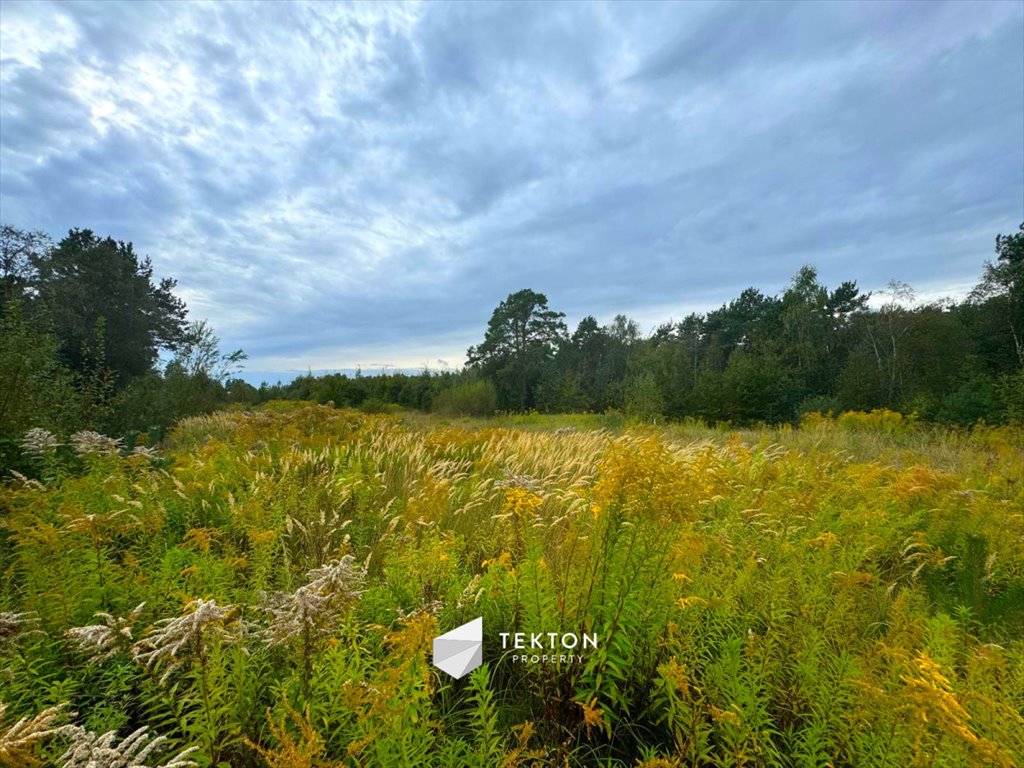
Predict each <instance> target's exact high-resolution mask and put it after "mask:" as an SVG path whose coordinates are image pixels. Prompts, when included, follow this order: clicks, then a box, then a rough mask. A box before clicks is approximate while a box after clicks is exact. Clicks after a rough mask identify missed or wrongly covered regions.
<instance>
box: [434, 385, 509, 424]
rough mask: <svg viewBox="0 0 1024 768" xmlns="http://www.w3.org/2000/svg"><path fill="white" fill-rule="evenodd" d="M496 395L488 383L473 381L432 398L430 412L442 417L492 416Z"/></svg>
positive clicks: (496, 399)
mask: <svg viewBox="0 0 1024 768" xmlns="http://www.w3.org/2000/svg"><path fill="white" fill-rule="evenodd" d="M497 408H498V393H497V392H496V391H495V389H494V385H493V384H491V382H489V381H474V382H472V383H470V384H460V385H459V386H457V387H452V388H451V389H446V390H444V391H443V392H441V393H439V394H438V395H437V396H436V397H435V398H434V403H433V406H432V407H431V410H432V411H433V412H434V413H439V414H441V415H444V416H493V415H494V412H495V411H496V410H497Z"/></svg>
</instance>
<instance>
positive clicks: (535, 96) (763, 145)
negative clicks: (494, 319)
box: [0, 3, 1024, 370]
mask: <svg viewBox="0 0 1024 768" xmlns="http://www.w3.org/2000/svg"><path fill="white" fill-rule="evenodd" d="M11 8H12V10H11V13H13V14H16V15H17V17H18V19H19V21H20V22H21V23H24V24H27V25H28V26H29V27H30V28H33V29H35V30H36V34H37V35H38V45H37V41H36V40H34V39H30V40H28V41H27V42H28V43H31V44H32V45H37V47H39V46H41V47H42V48H43V49H45V41H46V33H47V29H48V28H49V26H50V25H51V24H53V22H54V20H55V18H56V15H62V16H67V17H69V18H70V19H71V20H72V22H73V24H74V29H75V30H77V32H76V34H77V35H78V39H77V41H76V43H75V45H73V46H69V47H67V48H65V49H56V50H54V49H52V47H51V48H50V49H45V50H43V52H42V53H40V54H38V55H37V56H36V58H37V60H36V61H34V62H32V61H28V59H25V60H23V58H19V57H25V56H30V54H22V53H19V50H20V49H19V45H22V44H24V43H25V42H26V41H24V40H19V41H14V40H11V41H8V39H7V38H6V37H5V39H4V46H3V49H4V54H3V55H4V59H3V66H2V79H0V89H2V97H3V98H2V99H0V102H2V104H0V109H2V111H0V116H2V123H0V204H2V212H3V218H4V219H5V220H9V221H11V222H12V223H15V224H19V225H22V226H30V227H38V226H42V227H45V228H48V229H50V230H51V231H52V232H53V233H54V234H58V235H59V234H60V233H61V232H63V231H64V230H66V229H67V228H68V227H71V226H89V227H91V228H93V229H96V230H99V231H103V232H108V231H109V232H110V234H112V235H114V236H116V237H120V238H125V239H133V240H134V241H135V242H136V246H137V248H138V249H139V250H140V251H141V252H143V253H149V254H150V255H152V256H153V258H154V262H155V264H156V266H157V270H158V271H164V272H166V273H168V274H173V275H175V276H176V277H178V278H179V281H180V285H181V286H182V288H183V289H185V290H187V291H189V292H190V293H191V295H194V296H196V297H197V298H196V312H197V313H200V312H201V313H202V314H205V315H207V316H209V318H210V319H211V321H212V322H213V324H214V325H215V326H220V327H223V328H225V329H228V330H227V331H222V333H221V336H222V338H223V339H224V343H225V345H226V346H230V347H232V348H234V347H237V346H243V347H245V348H246V350H247V351H248V352H249V354H250V358H251V363H252V367H253V369H254V370H266V369H265V368H264V367H262V362H261V361H263V360H270V359H283V358H288V359H303V357H304V356H307V357H308V358H309V359H310V360H313V359H318V360H322V359H323V358H324V355H328V356H330V355H331V354H333V355H335V356H336V357H337V366H336V367H339V368H344V367H350V365H349V364H350V363H352V362H353V360H352V359H351V355H353V354H356V352H354V351H352V350H366V349H369V348H373V347H374V346H375V345H376V346H379V347H381V348H385V347H386V348H387V349H389V350H396V349H399V350H400V349H405V350H406V352H405V353H403V354H405V356H406V357H407V358H408V359H418V355H419V352H418V350H420V349H422V348H424V347H425V346H430V345H432V344H435V343H437V344H447V343H454V342H449V341H446V340H448V339H451V338H453V336H452V334H456V335H458V338H464V337H465V336H466V335H467V334H468V335H470V336H472V335H473V334H474V333H482V329H483V325H484V323H485V322H486V319H487V317H488V315H489V314H490V311H491V309H492V308H493V307H494V305H495V304H496V303H497V302H498V301H500V300H501V299H502V298H503V297H504V296H505V295H506V294H507V293H508V292H510V291H513V290H517V289H519V288H522V287H527V286H529V287H532V288H535V289H537V290H540V291H543V292H545V293H547V294H548V296H549V298H550V299H551V301H552V303H553V305H554V306H556V308H558V309H563V310H565V311H567V312H569V313H570V315H572V316H574V317H579V316H581V315H582V314H586V313H593V314H596V315H598V316H599V317H605V318H608V317H610V316H611V315H612V314H614V313H615V312H616V311H620V310H621V309H623V308H626V307H632V308H642V307H644V306H650V307H663V306H678V307H679V309H678V311H676V312H674V313H673V314H675V315H676V316H682V315H683V314H685V313H686V311H688V310H687V307H688V306H694V305H695V304H696V303H700V304H702V305H706V304H707V303H709V302H712V303H713V302H714V301H715V300H727V299H729V298H731V297H732V296H734V295H735V294H736V293H737V292H738V291H739V290H741V289H742V288H744V287H746V286H747V285H750V284H755V285H758V286H759V287H762V288H764V289H766V290H775V289H777V288H779V287H781V286H782V285H784V284H785V282H786V281H787V280H788V278H789V276H790V275H791V274H792V273H793V272H794V271H795V270H796V268H798V267H799V266H800V265H801V264H803V263H806V262H812V263H816V264H817V265H818V266H819V268H820V270H821V272H822V274H823V276H824V277H825V278H826V279H828V280H833V281H836V280H843V279H851V278H853V279H858V280H859V281H860V282H861V284H862V286H864V287H868V288H870V287H874V286H878V285H882V284H884V283H885V282H886V281H887V280H888V279H889V278H891V277H898V278H901V279H904V280H908V281H909V282H911V283H914V282H920V283H929V284H934V283H946V284H950V285H953V284H962V283H965V282H970V281H971V280H972V279H974V278H975V277H976V275H977V274H978V272H979V271H980V267H981V262H982V260H983V259H985V258H989V257H990V252H991V243H992V238H993V237H994V235H995V233H996V232H997V231H1000V230H1002V231H1008V230H1009V229H1011V228H1014V227H1015V226H1016V225H1017V224H1018V223H1019V221H1020V220H1021V219H1022V218H1024V138H1022V137H1024V13H1022V11H1021V8H1020V7H1019V5H1014V4H1010V3H946V4H934V3H932V4H907V3H900V4H888V3H872V4H867V5H865V4H857V5H854V4H847V5H839V4H829V5H824V4H807V3H792V4H763V3H759V4H754V5H751V4H739V5H721V4H714V5H701V4H694V3H684V4H669V3H652V4H633V3H631V4H611V5H598V4H594V5H582V4H544V5H543V6H540V5H535V6H531V5H524V4H511V3H508V4H506V3H500V4H499V3H481V4H469V3H458V4H443V3H428V4H424V5H421V6H411V5H394V6H392V5H369V4H364V5H352V6H335V5H327V4H309V5H299V4H279V3H272V4H259V5H256V4H221V5H216V6H212V7H203V6H196V5H184V4H182V5H179V4H173V3H172V4H153V3H147V4H131V5H128V6H111V5H109V4H107V3H97V4H82V3H74V4H59V5H42V4H36V5H21V6H11ZM6 12H7V11H6V6H5V13H6ZM9 43H10V44H9ZM31 49H32V46H29V50H31ZM97 78H98V79H97ZM147 78H150V79H148V80H147ZM152 78H157V81H153V80H152ZM82 83H85V87H84V88H83V87H81V84H82ZM107 83H114V84H115V86H116V87H115V88H114V89H113V90H111V89H109V88H108V86H107ZM100 101H103V102H104V103H106V102H109V104H112V105H113V109H111V107H110V106H109V105H105V106H103V109H102V110H100V111H101V112H102V117H100V118H96V119H95V120H94V118H93V110H94V108H96V107H97V105H98V103H99V102H100ZM460 345H461V342H460ZM325 350H327V351H326V352H325ZM331 350H334V352H331ZM463 351H464V349H463V348H461V346H460V348H458V349H454V350H453V354H456V355H459V354H461V353H462V352H463ZM358 354H360V355H363V354H365V352H364V351H360V352H359V353H358ZM364 362H365V361H364ZM451 362H458V360H452V361H451Z"/></svg>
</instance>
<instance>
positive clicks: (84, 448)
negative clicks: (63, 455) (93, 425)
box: [71, 429, 122, 456]
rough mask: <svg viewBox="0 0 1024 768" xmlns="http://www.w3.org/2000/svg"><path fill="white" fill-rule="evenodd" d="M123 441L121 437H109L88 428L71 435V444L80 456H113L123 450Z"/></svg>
mask: <svg viewBox="0 0 1024 768" xmlns="http://www.w3.org/2000/svg"><path fill="white" fill-rule="evenodd" d="M121 442H122V441H121V438H119V437H116V438H115V437H107V436H106V435H101V434H100V433H99V432H93V431H91V430H88V429H84V430H82V431H81V432H75V434H73V435H72V436H71V445H72V446H73V447H74V449H75V453H77V454H78V455H79V456H89V455H100V456H112V455H114V454H116V453H117V452H118V451H120V450H121Z"/></svg>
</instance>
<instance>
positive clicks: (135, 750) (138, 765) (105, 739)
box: [59, 727, 196, 768]
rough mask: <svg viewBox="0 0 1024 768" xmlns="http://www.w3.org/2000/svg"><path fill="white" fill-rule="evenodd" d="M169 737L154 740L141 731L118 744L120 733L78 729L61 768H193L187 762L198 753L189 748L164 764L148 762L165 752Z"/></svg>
mask: <svg viewBox="0 0 1024 768" xmlns="http://www.w3.org/2000/svg"><path fill="white" fill-rule="evenodd" d="M166 741H167V737H166V736H157V737H155V738H154V737H153V736H151V735H150V734H149V733H147V729H146V728H144V727H143V728H139V729H138V730H137V731H135V732H134V733H131V734H129V735H128V736H126V737H125V738H124V739H123V740H122V741H120V742H118V741H117V732H116V731H109V732H107V733H105V734H103V735H102V736H101V735H99V734H96V733H93V732H92V731H87V730H85V729H84V728H75V729H74V731H73V732H72V743H71V746H70V747H68V750H67V752H65V753H64V754H63V755H61V756H60V758H59V765H60V766H61V768H190V767H191V766H195V765H196V763H195V762H194V761H193V760H189V759H187V758H188V756H189V755H190V754H192V753H193V752H195V751H196V748H195V747H189V748H188V749H186V750H183V751H182V752H179V753H178V754H177V755H175V756H174V757H172V758H170V760H168V761H167V762H164V763H159V764H157V763H148V762H146V761H147V760H148V759H149V757H150V755H153V754H154V753H155V752H157V751H158V750H160V749H162V748H163V746H164V744H165V742H166Z"/></svg>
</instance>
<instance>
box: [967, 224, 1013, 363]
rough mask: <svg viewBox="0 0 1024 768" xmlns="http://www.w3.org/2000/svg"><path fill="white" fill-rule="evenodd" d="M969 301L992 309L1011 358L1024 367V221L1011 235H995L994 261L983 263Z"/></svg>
mask: <svg viewBox="0 0 1024 768" xmlns="http://www.w3.org/2000/svg"><path fill="white" fill-rule="evenodd" d="M971 300H972V301H974V302H976V303H977V302H984V303H985V304H987V305H988V306H989V307H990V308H991V310H992V311H993V313H994V314H995V316H996V317H997V318H998V323H997V328H996V329H995V330H996V332H997V333H998V334H999V335H1004V334H1005V335H1008V336H1009V338H1010V340H1011V343H1012V349H1013V353H1014V361H1015V363H1016V365H1017V366H1024V223H1022V224H1021V225H1020V229H1019V231H1017V232H1015V233H1014V234H1012V235H996V260H995V262H991V261H987V262H985V269H984V272H983V273H982V276H981V282H980V283H979V284H978V286H977V287H976V288H975V289H974V291H973V292H972V294H971Z"/></svg>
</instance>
